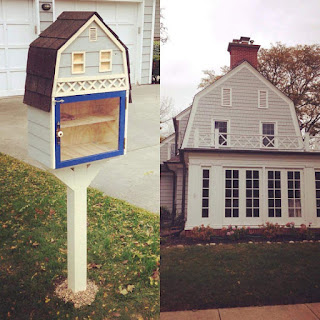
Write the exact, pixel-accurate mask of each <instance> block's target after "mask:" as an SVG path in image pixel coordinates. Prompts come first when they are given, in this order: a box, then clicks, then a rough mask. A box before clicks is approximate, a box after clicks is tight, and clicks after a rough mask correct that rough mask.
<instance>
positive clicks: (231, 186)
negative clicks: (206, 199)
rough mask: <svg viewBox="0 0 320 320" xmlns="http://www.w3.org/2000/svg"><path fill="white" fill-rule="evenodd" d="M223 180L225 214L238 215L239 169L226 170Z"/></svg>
mask: <svg viewBox="0 0 320 320" xmlns="http://www.w3.org/2000/svg"><path fill="white" fill-rule="evenodd" d="M225 182H226V185H225V216H226V217H227V218H229V217H239V170H226V171H225Z"/></svg>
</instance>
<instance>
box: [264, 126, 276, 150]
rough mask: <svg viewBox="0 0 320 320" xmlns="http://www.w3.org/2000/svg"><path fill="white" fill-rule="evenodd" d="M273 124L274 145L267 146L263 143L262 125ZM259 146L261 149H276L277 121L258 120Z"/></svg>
mask: <svg viewBox="0 0 320 320" xmlns="http://www.w3.org/2000/svg"><path fill="white" fill-rule="evenodd" d="M264 124H273V125H274V147H267V146H264V145H263V134H264V133H263V125H264ZM260 137H261V139H260V148H263V149H271V150H272V149H277V148H278V123H277V122H276V121H260Z"/></svg>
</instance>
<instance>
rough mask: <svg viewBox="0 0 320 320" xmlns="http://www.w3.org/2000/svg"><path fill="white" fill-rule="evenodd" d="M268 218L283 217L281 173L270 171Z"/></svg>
mask: <svg viewBox="0 0 320 320" xmlns="http://www.w3.org/2000/svg"><path fill="white" fill-rule="evenodd" d="M268 216H269V217H270V218H273V217H281V172H280V171H268Z"/></svg>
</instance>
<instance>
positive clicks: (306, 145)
mask: <svg viewBox="0 0 320 320" xmlns="http://www.w3.org/2000/svg"><path fill="white" fill-rule="evenodd" d="M304 149H305V150H306V151H309V150H310V134H309V132H305V134H304Z"/></svg>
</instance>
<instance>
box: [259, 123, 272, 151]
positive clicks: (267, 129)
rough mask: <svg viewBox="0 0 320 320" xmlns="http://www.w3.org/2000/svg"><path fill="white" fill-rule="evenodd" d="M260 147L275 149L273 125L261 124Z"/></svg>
mask: <svg viewBox="0 0 320 320" xmlns="http://www.w3.org/2000/svg"><path fill="white" fill-rule="evenodd" d="M262 146H263V147H266V148H274V147H275V126H274V123H262Z"/></svg>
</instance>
